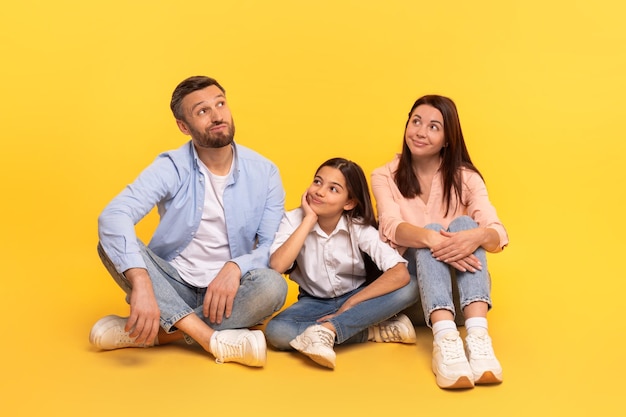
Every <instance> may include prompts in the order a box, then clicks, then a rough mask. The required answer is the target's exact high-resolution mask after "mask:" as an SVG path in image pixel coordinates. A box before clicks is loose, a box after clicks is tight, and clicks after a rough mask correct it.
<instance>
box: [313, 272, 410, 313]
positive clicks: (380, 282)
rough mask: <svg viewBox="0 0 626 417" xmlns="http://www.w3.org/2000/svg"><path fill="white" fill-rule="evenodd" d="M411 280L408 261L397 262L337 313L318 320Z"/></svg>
mask: <svg viewBox="0 0 626 417" xmlns="http://www.w3.org/2000/svg"><path fill="white" fill-rule="evenodd" d="M409 280H410V276H409V270H408V269H407V267H406V263H404V262H400V263H397V264H396V265H395V266H393V267H391V268H389V269H388V270H386V271H385V272H383V274H382V275H381V276H379V277H378V278H376V280H375V281H374V282H372V283H371V284H369V285H368V286H367V287H365V288H364V289H363V290H362V291H359V292H358V293H356V294H354V295H353V296H352V297H350V298H348V299H347V300H346V301H345V302H344V303H343V305H342V306H341V307H340V308H339V310H337V311H336V312H335V313H333V314H329V315H327V316H324V317H320V318H319V319H317V321H318V322H323V321H326V320H329V319H331V318H332V317H335V316H338V315H339V314H341V313H343V312H344V311H348V310H349V309H351V308H352V307H354V306H355V305H357V304H359V303H362V302H363V301H367V300H369V299H371V298H375V297H379V296H381V295H385V294H388V293H390V292H392V291H395V290H397V289H398V288H402V287H404V286H405V285H406V284H408V283H409Z"/></svg>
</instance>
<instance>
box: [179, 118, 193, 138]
mask: <svg viewBox="0 0 626 417" xmlns="http://www.w3.org/2000/svg"><path fill="white" fill-rule="evenodd" d="M176 125H177V126H178V128H179V129H180V131H181V132H183V133H184V134H185V135H191V132H190V131H189V129H188V128H187V124H186V123H185V122H183V121H182V120H178V119H176Z"/></svg>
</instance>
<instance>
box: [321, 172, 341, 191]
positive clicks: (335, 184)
mask: <svg viewBox="0 0 626 417" xmlns="http://www.w3.org/2000/svg"><path fill="white" fill-rule="evenodd" d="M314 179H320V180H322V182H323V181H324V178H322V177H320V176H319V175H316V176H315V178H314ZM330 184H332V185H334V186H337V187H339V188H341V189H342V190H343V189H345V187H344V186H343V185H341V184H339V183H338V182H332V181H330Z"/></svg>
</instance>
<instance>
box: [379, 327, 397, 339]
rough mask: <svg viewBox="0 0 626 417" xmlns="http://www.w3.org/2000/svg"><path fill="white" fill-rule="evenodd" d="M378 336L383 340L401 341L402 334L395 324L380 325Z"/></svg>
mask: <svg viewBox="0 0 626 417" xmlns="http://www.w3.org/2000/svg"><path fill="white" fill-rule="evenodd" d="M379 327H380V336H381V338H382V339H383V340H388V341H390V342H401V341H402V335H401V334H400V328H399V327H398V326H397V325H395V324H389V325H380V326H379Z"/></svg>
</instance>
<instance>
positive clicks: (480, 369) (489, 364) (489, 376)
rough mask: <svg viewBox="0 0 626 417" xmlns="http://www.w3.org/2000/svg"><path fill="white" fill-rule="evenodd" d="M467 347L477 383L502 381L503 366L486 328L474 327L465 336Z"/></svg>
mask: <svg viewBox="0 0 626 417" xmlns="http://www.w3.org/2000/svg"><path fill="white" fill-rule="evenodd" d="M465 349H466V352H467V357H468V358H469V364H470V367H471V368H472V373H473V375H474V383H475V384H499V383H501V382H502V366H500V362H499V361H498V359H497V358H496V355H495V353H494V352H493V347H492V346H491V337H489V334H488V333H487V330H485V329H480V328H479V329H473V330H472V332H471V333H469V334H468V335H467V336H466V337H465Z"/></svg>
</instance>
